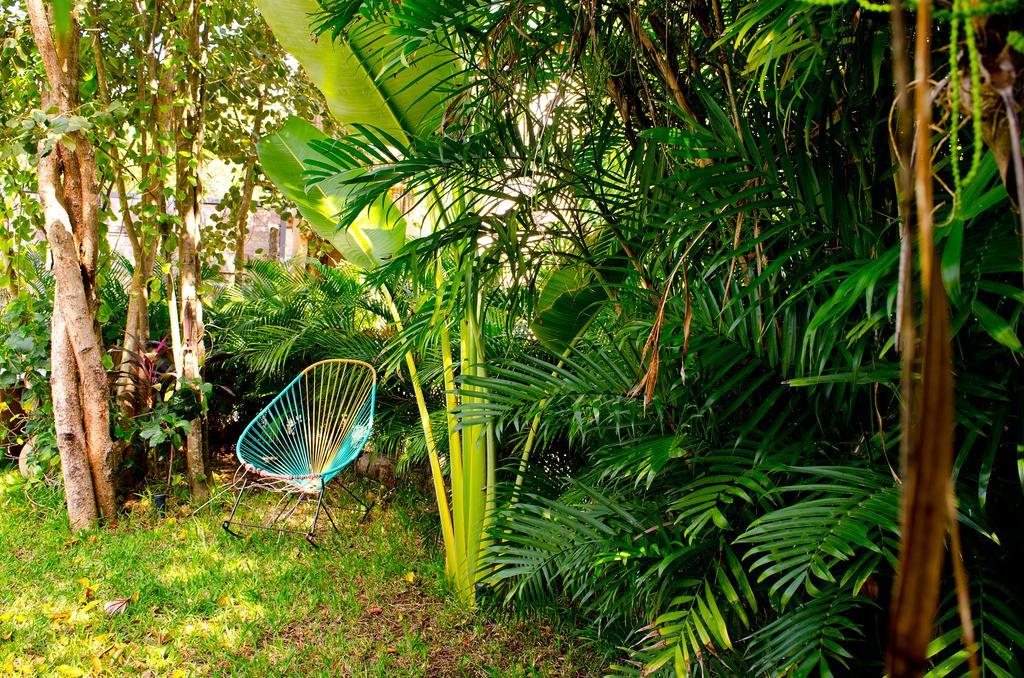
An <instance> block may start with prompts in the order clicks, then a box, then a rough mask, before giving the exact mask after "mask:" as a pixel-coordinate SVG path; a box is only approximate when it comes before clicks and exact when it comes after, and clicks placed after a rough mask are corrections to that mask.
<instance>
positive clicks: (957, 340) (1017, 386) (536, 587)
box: [307, 0, 1024, 675]
mask: <svg viewBox="0 0 1024 678" xmlns="http://www.w3.org/2000/svg"><path fill="white" fill-rule="evenodd" d="M992 11H993V12H994V13H996V14H998V12H999V11H1000V8H999V7H994V8H992ZM946 18H947V19H948V16H947V17H946ZM995 21H996V22H997V23H998V21H999V20H995ZM364 23H369V24H370V25H373V26H381V25H383V26H385V27H387V29H388V30H390V31H391V32H392V34H393V35H394V36H395V40H394V43H393V45H391V46H388V47H385V48H382V49H390V50H392V54H393V58H392V60H391V61H390V62H389V63H391V64H393V66H394V67H395V68H399V66H398V64H399V63H400V61H399V55H407V56H408V55H415V54H416V53H417V50H427V51H428V52H429V53H430V54H432V55H433V54H436V53H438V52H440V53H443V54H446V55H447V56H448V62H449V64H451V65H452V69H451V70H452V72H453V73H454V75H452V76H451V77H448V78H446V79H445V80H444V81H443V82H441V83H439V84H438V85H437V86H436V87H435V91H442V92H444V93H445V94H446V96H447V102H448V104H447V108H446V114H445V121H444V123H443V125H442V127H441V128H440V130H427V131H425V132H424V133H422V134H420V135H418V136H416V137H413V138H410V139H408V140H405V139H398V138H395V137H393V136H391V135H388V134H387V133H386V132H384V131H382V130H377V129H374V128H371V127H358V128H357V129H356V130H354V133H352V134H350V135H348V136H344V137H340V138H338V139H336V140H333V141H327V142H313V143H312V144H311V146H312V147H313V148H314V149H315V150H316V151H318V152H319V153H320V154H321V155H322V156H324V158H325V159H320V160H316V161H310V162H308V163H307V168H308V173H309V176H310V185H311V186H318V185H324V184H325V183H326V182H336V181H343V182H345V183H347V184H348V185H349V189H350V190H351V194H350V195H349V200H348V204H347V208H346V210H345V211H343V213H342V225H344V224H345V223H346V222H347V220H351V219H353V218H355V216H356V215H357V214H358V213H359V212H360V211H361V210H362V209H363V208H364V207H365V206H366V205H369V204H371V203H372V201H374V200H377V199H379V198H380V196H383V195H386V194H387V193H388V192H392V191H395V190H398V191H403V192H408V193H410V194H412V195H416V196H418V198H419V200H421V201H423V203H424V204H425V205H426V209H427V210H428V211H429V210H436V211H439V212H442V213H443V214H444V215H445V217H446V218H445V228H443V229H441V230H438V231H436V232H435V233H433V234H431V235H429V236H427V237H425V238H421V239H419V240H417V241H415V242H414V243H412V244H410V245H409V246H407V247H406V249H405V251H403V252H401V253H399V255H398V256H397V257H395V259H394V260H393V261H392V262H390V263H388V264H386V265H385V266H384V267H383V268H382V270H381V271H379V272H378V273H376V274H375V279H377V280H387V281H392V284H399V283H397V282H396V281H398V280H409V279H410V277H411V279H412V280H413V281H414V284H419V285H427V284H430V283H429V277H420V276H421V272H426V273H427V274H428V275H429V271H430V261H431V260H432V259H433V258H435V257H437V256H438V255H440V256H442V257H445V256H454V257H457V256H458V254H457V252H460V251H462V250H461V249H460V248H464V247H466V246H467V245H465V243H471V245H469V246H470V247H473V248H475V249H476V261H477V263H476V268H475V275H479V276H481V277H485V276H489V277H490V278H491V279H496V280H500V281H502V282H501V284H500V285H499V286H500V288H501V290H502V292H501V293H500V294H490V295H488V296H486V297H485V298H486V299H487V301H488V303H491V304H493V306H494V307H495V308H496V309H500V311H501V312H502V313H503V314H504V315H507V316H508V317H510V318H514V319H516V320H520V321H521V320H526V321H529V322H531V323H532V327H533V333H534V335H535V336H536V337H537V339H539V340H540V341H541V343H542V344H544V345H545V346H546V347H547V348H548V349H549V350H550V351H551V353H550V354H549V356H548V357H536V356H534V357H529V358H512V359H507V360H503V359H501V358H496V357H494V356H489V357H488V361H487V375H486V376H463V377H462V378H461V380H460V384H461V386H460V388H461V389H462V390H463V392H465V393H471V392H478V390H482V391H483V392H486V393H487V394H488V395H487V397H486V398H485V399H484V400H483V401H482V402H471V403H469V404H464V405H463V406H462V407H461V408H460V412H459V416H460V420H461V422H462V425H463V426H467V425H473V424H475V423H478V422H489V423H490V424H492V425H494V426H495V427H496V429H497V431H498V434H499V440H500V441H501V444H502V448H503V450H504V455H505V457H506V458H507V459H510V460H511V461H512V462H513V463H512V467H511V471H510V474H509V475H507V476H506V477H507V479H508V480H509V481H510V482H509V486H508V488H507V490H506V493H505V495H504V498H503V501H502V502H501V503H500V505H499V507H498V514H497V519H496V521H495V522H494V523H493V524H492V529H491V534H492V537H491V544H490V546H489V547H488V552H489V558H488V559H487V562H486V563H485V565H484V566H483V567H484V569H483V571H482V573H483V575H484V577H485V581H487V582H490V583H491V585H492V586H493V588H494V590H495V592H496V593H498V594H500V595H504V596H505V597H506V598H507V599H509V600H520V601H527V600H528V601H535V602H542V601H546V600H555V599H562V598H563V597H565V598H568V599H569V600H571V601H573V603H574V604H575V605H578V606H580V607H581V608H582V609H584V610H586V611H587V612H588V613H589V614H591V615H593V616H594V618H595V619H596V620H597V621H598V623H599V624H600V625H602V626H606V627H609V629H610V632H611V633H614V634H615V635H616V637H617V638H620V639H622V641H623V642H625V643H626V644H627V645H629V646H630V647H631V656H632V658H633V659H635V660H638V661H640V662H642V663H643V664H644V665H646V666H647V668H648V669H657V668H669V667H674V668H675V670H676V671H677V672H679V673H688V672H695V673H699V672H700V671H701V670H702V669H701V667H703V669H705V670H707V669H711V672H712V673H715V674H718V673H735V674H741V675H748V674H752V673H770V674H788V673H796V674H806V673H817V672H821V673H825V674H828V673H831V672H836V671H852V672H856V673H860V672H869V673H874V672H878V671H879V670H880V661H881V657H882V653H883V648H884V646H885V634H884V630H885V626H886V624H885V611H886V609H887V599H888V594H889V589H890V587H891V584H892V576H893V568H894V564H895V558H896V550H897V548H898V535H899V529H898V498H899V486H898V483H897V482H896V481H895V473H896V471H897V469H898V448H899V435H900V433H899V369H900V368H899V363H900V355H899V352H898V350H897V349H896V347H895V345H894V342H895V338H896V331H895V317H896V308H897V273H898V270H897V268H898V267H897V263H898V258H899V228H898V209H897V201H896V191H895V187H894V176H893V175H894V167H893V161H892V154H891V152H890V144H889V142H890V132H889V128H888V124H889V123H888V120H889V107H888V105H882V104H881V102H883V101H888V100H890V99H891V95H890V94H889V93H890V92H891V85H890V83H891V76H890V74H889V69H890V67H891V63H890V57H889V51H888V50H889V33H888V31H889V24H888V16H887V15H886V14H884V13H872V12H867V11H864V10H863V9H862V8H861V7H858V6H857V5H852V4H851V5H841V4H840V5H834V6H827V7H823V6H819V5H813V4H801V3H788V2H757V3H750V4H746V3H725V4H723V5H722V6H719V4H718V3H715V2H713V3H710V4H704V3H677V4H676V5H669V6H666V7H662V6H660V5H647V4H645V3H638V4H611V5H607V6H603V5H587V4H586V3H584V4H582V5H577V4H572V3H568V4H564V3H563V4H560V3H555V4H554V5H552V4H551V3H545V4H543V5H539V4H535V3H528V2H527V3H489V2H471V3H469V4H468V5H467V4H466V3H464V2H440V3H438V2H430V3H418V2H412V3H410V2H403V3H401V4H400V5H399V4H394V3H391V2H373V1H367V2H359V1H354V0H352V1H350V0H346V1H339V2H332V3H327V4H326V5H325V12H324V13H323V14H322V16H321V19H320V28H321V30H322V31H324V32H327V33H330V34H332V35H333V36H334V37H335V38H339V37H341V36H347V35H350V34H357V33H358V32H359V31H361V30H364ZM957 25H958V29H963V22H962V21H960V22H959V23H958V24H957ZM946 26H948V24H942V25H941V26H940V28H941V30H942V31H944V30H945V27H946ZM964 30H966V29H964ZM973 30H974V28H973V27H972V28H970V31H973ZM960 35H961V36H962V35H963V30H961V32H960ZM1004 35H1005V33H1004ZM941 39H942V40H948V36H947V35H945V34H943V37H942V38H941ZM988 39H989V40H990V43H989V44H988V46H987V49H989V50H995V49H997V47H998V45H996V44H995V41H997V40H998V38H997V37H995V36H994V35H993V33H992V32H990V33H989V34H988ZM971 50H976V48H974V47H971V48H970V49H968V52H969V54H970V57H971V58H977V52H976V51H971ZM385 61H387V60H385ZM958 68H959V66H958ZM942 71H945V72H946V73H948V71H949V67H948V64H945V65H944V66H943V67H942V70H940V73H939V75H937V76H936V80H938V79H940V78H941V77H942ZM381 77H387V74H386V73H385V74H384V75H382V76H381ZM973 82H974V83H975V87H976V88H978V89H979V90H980V81H979V80H974V81H973ZM957 94H959V93H957ZM950 98H951V97H950V96H948V93H944V92H940V94H939V99H938V103H939V106H940V107H947V106H949V105H951V104H950V102H949V99H950ZM952 105H954V106H955V105H957V104H956V102H955V100H954V102H953V103H952ZM945 110H948V109H945ZM997 115H1000V113H999V112H998V110H997V111H996V112H995V113H993V112H991V111H988V112H978V113H977V114H976V116H975V126H974V127H973V131H971V130H967V129H960V130H959V137H958V140H957V141H956V146H955V150H956V155H957V156H959V155H961V154H962V155H963V156H964V157H965V158H967V162H966V163H965V165H969V164H970V159H971V158H972V157H975V156H976V157H977V159H978V161H977V163H976V167H974V169H973V170H972V171H964V172H957V173H956V174H954V170H953V169H952V168H951V166H950V162H949V155H948V152H945V153H944V152H943V151H942V150H940V155H939V161H938V165H937V171H938V173H939V176H938V179H939V181H940V182H943V183H941V184H940V185H941V186H946V185H949V186H951V187H952V186H955V187H956V193H955V194H954V193H953V192H952V190H951V193H950V194H949V195H944V196H943V197H942V198H940V199H939V208H938V213H937V214H936V219H937V222H938V223H939V224H941V226H940V229H939V232H938V233H939V234H938V238H939V247H940V254H941V262H942V274H943V281H944V283H945V285H946V287H947V290H948V292H949V295H950V300H951V304H952V309H951V312H952V317H953V318H954V321H953V328H954V333H955V334H954V337H953V347H954V359H955V372H956V375H957V393H958V400H957V458H956V465H955V474H956V483H957V496H958V501H959V509H960V516H961V518H960V520H961V523H962V524H963V526H964V531H965V535H964V538H965V545H964V550H963V556H964V558H965V561H966V564H967V567H968V573H969V576H970V578H971V587H972V588H971V591H972V594H973V614H974V623H975V624H977V625H978V628H979V631H980V640H981V651H980V653H981V661H982V664H983V667H984V668H985V670H986V671H987V672H990V673H991V674H992V675H1015V674H1017V673H1020V672H1021V670H1022V667H1021V657H1020V655H1019V648H1020V647H1021V641H1022V640H1024V636H1022V634H1021V628H1022V621H1021V619H1020V617H1019V614H1018V613H1017V612H1016V611H1014V610H1013V607H1012V606H1010V605H1006V604H1005V601H1006V600H1019V599H1020V596H1021V591H1020V589H1019V582H1018V581H1017V579H1016V578H1015V577H1014V576H1013V565H1012V563H1013V562H1014V560H1015V558H1019V557H1020V554H1021V547H1022V543H1021V540H1020V538H1019V534H1017V531H1016V530H1015V529H1014V526H1013V518H1012V516H1014V515H1017V514H1018V513H1019V511H1020V510H1021V507H1022V506H1021V504H1022V493H1021V490H1022V487H1021V481H1022V478H1021V477H1020V476H1019V473H1018V469H1017V463H1018V461H1019V459H1018V457H1019V447H1018V441H1019V433H1020V427H1021V420H1020V417H1021V411H1020V402H1021V393H1022V383H1021V377H1022V374H1021V370H1020V369H1019V362H1020V351H1021V343H1020V340H1019V334H1020V328H1019V326H1020V317H1021V311H1022V301H1024V297H1022V295H1021V291H1020V287H1019V285H1020V271H1021V262H1020V256H1021V255H1020V245H1019V240H1018V234H1017V232H1016V230H1017V224H1016V216H1015V214H1014V208H1013V207H1012V204H1011V200H1010V197H1009V195H1008V193H1007V188H1006V186H1007V185H1008V184H1007V183H1005V181H1008V179H1007V178H1006V175H1005V167H1006V163H1007V161H1008V160H1007V157H1006V152H1005V151H1001V152H1000V151H997V152H992V151H985V149H984V141H983V139H982V138H981V137H982V136H983V135H984V133H985V132H983V131H982V130H983V129H985V128H986V126H987V125H991V124H993V123H992V119H993V116H997ZM937 134H938V135H941V136H940V138H939V139H938V140H937V142H938V143H937V147H938V148H940V149H942V148H943V145H944V141H945V140H944V137H945V136H946V132H945V131H938V132H937ZM1011 143H1017V144H1019V139H1013V138H1011ZM975 148H977V149H978V153H975V152H974V150H973V149H975ZM956 160H957V162H958V163H964V162H965V161H964V160H961V159H960V158H959V157H957V159H956ZM356 168H371V169H370V170H369V171H368V172H367V173H366V174H365V175H360V176H359V177H358V178H357V179H352V178H351V177H350V175H347V174H346V173H349V172H351V171H352V170H353V169H356ZM1000 170H1003V172H1004V173H1003V174H1001V173H1000ZM346 176H349V177H350V178H348V179H346ZM950 177H953V178H952V179H950ZM1010 185H1012V184H1010ZM451 195H455V196H457V197H458V199H457V200H455V201H452V200H450V196H451ZM443 291H444V290H443V289H439V290H438V294H442V293H443ZM508 300H511V302H510V301H508ZM510 304H511V307H510ZM427 310H429V307H428V309H427ZM457 315H458V314H457V313H451V314H450V315H448V316H441V317H440V318H438V317H437V316H436V315H435V316H434V317H433V318H432V319H431V321H430V322H429V323H424V324H422V325H421V326H419V327H418V328H415V329H410V328H407V330H406V332H405V334H406V335H407V341H408V342H411V343H413V345H425V343H426V342H429V337H430V336H436V333H437V332H438V328H439V327H440V326H442V325H443V323H445V322H448V321H446V319H445V318H446V317H447V318H449V319H452V318H456V317H457ZM581 332H582V335H581V334H580V333H581ZM518 455H522V457H523V459H524V460H526V459H527V455H529V459H528V460H527V461H526V462H525V463H524V464H523V465H522V467H520V468H521V469H523V470H524V471H526V474H525V482H523V483H516V484H512V483H511V479H512V477H513V476H512V475H511V474H512V473H514V472H515V468H516V466H515V459H516V457H517V456H518ZM946 590H952V581H951V579H950V583H949V586H947V587H946ZM943 610H944V611H943V613H942V619H943V621H942V624H943V626H942V628H941V631H940V637H939V640H937V641H936V642H935V643H934V644H933V646H932V648H931V651H932V661H933V666H934V671H935V672H936V674H946V673H950V672H953V673H955V672H958V671H960V670H962V667H963V662H964V661H965V656H966V655H965V653H964V652H963V651H962V650H961V649H960V648H959V647H958V640H957V639H958V634H959V631H958V629H957V625H958V622H957V619H956V614H955V605H954V601H953V599H952V598H950V599H948V600H947V601H946V602H945V603H944V607H943ZM1015 648H1016V649H1015ZM628 666H632V664H630V665H628ZM623 668H624V670H626V667H625V666H624V667H623Z"/></svg>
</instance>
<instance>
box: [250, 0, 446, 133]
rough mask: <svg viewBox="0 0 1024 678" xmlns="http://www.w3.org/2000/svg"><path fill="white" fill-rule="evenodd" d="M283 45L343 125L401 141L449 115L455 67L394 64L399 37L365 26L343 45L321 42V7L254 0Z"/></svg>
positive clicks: (434, 56)
mask: <svg viewBox="0 0 1024 678" xmlns="http://www.w3.org/2000/svg"><path fill="white" fill-rule="evenodd" d="M256 5H257V6H258V7H259V10H260V13H262V14H263V17H264V19H266V21H267V24H268V25H269V26H270V28H271V30H272V31H273V32H274V36H275V37H277V40H278V42H280V43H281V46H282V47H284V48H285V49H286V50H287V51H288V52H289V53H290V54H291V55H292V56H294V57H295V58H296V59H298V61H299V63H300V64H302V67H303V69H305V71H306V74H307V75H308V76H309V79H310V80H312V81H313V84H315V85H316V86H317V88H319V89H320V91H321V92H323V95H324V97H325V98H326V99H327V106H328V108H329V109H330V111H331V114H332V115H333V116H334V117H335V118H336V119H337V120H338V122H340V123H342V124H343V125H351V124H353V123H357V124H363V125H371V126H374V127H378V128H380V129H382V130H384V131H386V132H388V133H390V134H392V135H393V136H395V137H396V138H397V139H399V140H403V141H405V140H407V139H408V137H409V136H410V135H412V134H415V133H417V132H429V131H431V130H436V129H437V128H438V126H439V124H440V121H441V117H442V115H443V113H444V98H445V95H444V88H443V87H441V86H439V85H440V83H442V82H444V80H445V79H446V78H449V77H451V75H452V73H453V72H454V67H453V65H452V64H451V60H450V59H449V58H446V57H444V56H442V55H441V54H440V53H439V52H433V53H431V52H426V51H424V50H420V51H417V52H416V54H415V55H412V57H411V58H406V57H407V56H408V55H405V56H403V58H402V59H400V60H397V61H396V60H395V52H394V50H393V49H392V48H393V46H394V44H395V43H394V40H395V36H394V35H391V34H389V33H388V28H387V27H386V26H384V25H381V24H376V23H372V22H367V21H365V20H363V19H359V20H358V21H359V22H360V23H357V24H356V25H355V26H354V27H353V28H352V30H349V31H346V32H345V34H344V35H343V36H340V37H339V39H338V40H332V39H331V36H330V35H328V34H325V35H320V36H316V35H314V33H313V29H312V28H311V24H312V23H313V22H314V20H315V18H316V14H317V12H318V11H319V9H320V7H319V5H318V3H317V1H316V0H256Z"/></svg>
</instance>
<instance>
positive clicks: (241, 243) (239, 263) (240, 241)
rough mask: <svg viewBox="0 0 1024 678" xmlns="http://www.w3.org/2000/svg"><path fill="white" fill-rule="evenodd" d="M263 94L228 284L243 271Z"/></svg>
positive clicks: (254, 124)
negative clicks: (233, 264)
mask: <svg viewBox="0 0 1024 678" xmlns="http://www.w3.org/2000/svg"><path fill="white" fill-rule="evenodd" d="M265 93H266V92H265V90H264V89H263V88H261V91H260V92H259V93H258V96H259V100H258V102H257V104H256V115H255V117H254V118H253V130H252V137H251V142H252V143H251V148H250V149H249V157H248V158H246V164H245V179H244V180H243V181H242V195H241V196H240V197H239V201H238V212H237V213H236V215H235V270H234V272H233V274H232V277H231V279H230V280H229V281H228V282H236V281H237V282H241V280H242V275H243V271H244V270H245V240H246V238H248V237H249V213H250V212H251V211H252V192H253V189H254V188H255V187H256V181H255V178H256V159H257V155H256V142H257V141H259V137H260V128H261V126H262V125H263V112H264V108H263V104H264V101H265V99H266V97H265V96H264V95H265Z"/></svg>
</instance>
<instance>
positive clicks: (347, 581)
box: [0, 489, 606, 676]
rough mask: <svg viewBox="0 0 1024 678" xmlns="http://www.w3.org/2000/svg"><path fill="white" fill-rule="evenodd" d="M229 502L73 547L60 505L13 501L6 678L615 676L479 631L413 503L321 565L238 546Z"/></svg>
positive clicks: (5, 572)
mask: <svg viewBox="0 0 1024 678" xmlns="http://www.w3.org/2000/svg"><path fill="white" fill-rule="evenodd" d="M273 499H274V497H273V496H272V495H263V496H262V498H261V499H258V500H257V502H262V506H263V508H266V506H267V505H268V504H269V505H272V504H273ZM228 500H229V497H228V495H226V494H225V495H222V496H221V497H220V498H218V499H217V500H215V501H214V502H213V503H212V504H211V505H210V506H208V507H206V508H204V509H203V510H201V511H200V512H199V514H198V515H196V516H191V517H190V516H188V509H187V508H186V507H185V506H183V505H180V506H178V507H174V505H173V503H172V506H171V509H170V511H169V513H170V515H169V516H168V517H166V518H165V519H163V520H157V519H156V518H155V516H154V512H153V510H152V506H151V504H150V502H149V500H147V499H142V500H140V501H138V502H137V503H135V504H134V510H132V511H130V512H129V515H128V516H127V517H125V518H124V519H123V520H122V521H121V522H120V524H119V525H118V526H117V527H116V528H114V529H108V530H100V531H96V532H93V533H88V534H85V535H80V536H77V537H72V536H71V534H70V533H69V531H68V529H67V527H66V524H65V523H66V519H65V516H64V514H63V507H62V504H61V497H60V495H59V493H57V492H53V491H49V490H45V489H43V490H36V491H34V492H32V493H30V494H28V495H25V494H22V493H19V494H14V495H9V496H7V497H3V495H0V544H2V548H3V552H2V553H0V674H2V675H10V674H17V673H21V672H24V673H42V674H56V675H72V676H75V675H78V676H81V675H140V674H147V675H150V676H188V675H243V676H248V675H261V674H262V675H286V674H296V673H302V674H312V675H341V676H345V675H389V676H391V675H401V676H406V675H408V676H417V675H426V676H435V675H488V676H491V675H501V676H505V675H512V676H521V675H598V674H600V673H601V668H602V667H603V666H604V663H605V660H606V655H605V654H604V652H603V650H604V648H603V647H602V646H600V645H599V644H597V643H595V642H593V641H590V640H587V639H585V638H583V637H582V636H581V635H580V632H579V631H577V630H575V629H572V628H569V627H566V626H563V625H561V624H560V623H559V622H557V621H552V620H551V619H547V618H539V617H531V618H525V619H524V618H510V617H506V616H503V615H499V614H497V613H493V612H486V611H485V612H481V613H478V614H476V615H471V614H469V613H468V612H467V611H466V610H464V609H461V608H460V607H459V606H458V605H457V604H456V603H455V602H454V601H453V600H452V599H451V597H449V596H446V595H445V583H444V577H443V572H442V569H441V564H440V560H439V558H438V557H437V553H436V549H434V548H433V547H428V546H427V543H426V542H428V541H429V538H428V537H425V536H424V535H425V533H424V526H425V525H429V523H428V522H427V520H428V519H427V518H425V517H424V516H423V515H422V513H421V511H420V509H418V508H417V507H416V505H415V502H414V500H413V499H412V498H411V497H409V496H406V495H402V496H399V497H398V498H397V499H395V500H394V501H393V502H391V503H390V506H387V507H382V506H378V507H377V508H375V509H374V512H373V514H372V515H371V518H370V520H369V522H368V523H367V524H365V525H360V524H358V523H357V522H356V517H355V516H354V515H353V514H342V515H341V516H340V520H341V523H342V525H341V532H342V533H341V534H340V535H334V534H333V533H330V532H323V533H322V536H321V543H322V544H323V547H322V548H321V549H319V550H314V549H312V548H310V547H309V546H308V545H307V544H306V543H305V542H304V541H303V540H302V538H301V537H297V536H278V535H277V534H273V533H263V532H260V533H256V534H253V535H251V536H247V537H245V538H243V539H234V538H232V537H230V536H228V535H227V534H225V533H224V532H223V531H222V530H221V528H220V521H221V520H222V518H223V516H224V515H225V514H226V513H227V510H228V508H229V506H228V505H227V502H228ZM339 501H340V499H339ZM256 508H260V506H257V507H256ZM299 513H301V511H300V512H299ZM295 517H296V519H301V517H302V516H300V515H298V514H297V515H296V516H295ZM325 524H326V523H325ZM122 598H125V599H127V601H123V604H121V605H120V606H123V607H124V611H123V612H122V613H120V614H114V615H111V614H109V612H108V611H105V609H104V607H105V605H106V606H107V607H117V606H119V604H114V605H111V604H110V601H114V600H116V599H122ZM114 611H115V612H116V610H114Z"/></svg>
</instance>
